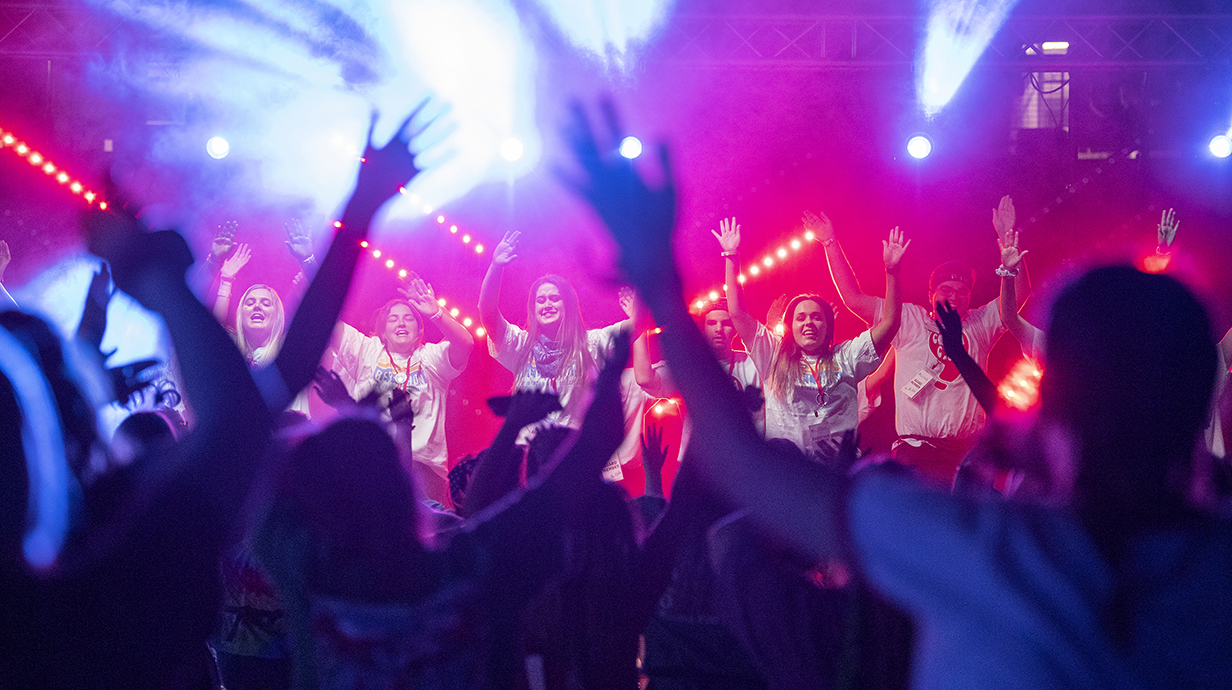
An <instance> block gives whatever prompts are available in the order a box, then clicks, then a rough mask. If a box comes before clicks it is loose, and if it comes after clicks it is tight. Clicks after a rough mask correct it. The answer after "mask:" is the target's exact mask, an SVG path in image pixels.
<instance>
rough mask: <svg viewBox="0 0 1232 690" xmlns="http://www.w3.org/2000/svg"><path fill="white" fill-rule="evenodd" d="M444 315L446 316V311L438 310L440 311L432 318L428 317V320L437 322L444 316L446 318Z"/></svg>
mask: <svg viewBox="0 0 1232 690" xmlns="http://www.w3.org/2000/svg"><path fill="white" fill-rule="evenodd" d="M444 315H445V310H444V309H442V308H438V309H437V310H436V313H435V314H433V315H432V316H429V317H428V320H429V321H436V320H437V319H439V318H441V317H442V316H444Z"/></svg>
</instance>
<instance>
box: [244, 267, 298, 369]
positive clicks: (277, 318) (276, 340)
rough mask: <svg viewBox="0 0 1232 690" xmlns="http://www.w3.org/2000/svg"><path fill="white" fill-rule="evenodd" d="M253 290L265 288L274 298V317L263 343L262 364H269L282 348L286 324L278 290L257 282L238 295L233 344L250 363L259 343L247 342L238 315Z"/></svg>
mask: <svg viewBox="0 0 1232 690" xmlns="http://www.w3.org/2000/svg"><path fill="white" fill-rule="evenodd" d="M253 290H265V291H267V292H269V293H270V295H271V296H272V297H273V298H274V319H273V324H272V325H271V327H270V337H269V340H268V341H266V343H265V346H264V347H265V353H264V358H265V359H266V361H265V362H262V364H263V365H266V364H270V363H272V362H273V361H274V358H275V357H277V356H278V351H279V350H281V349H282V338H283V335H284V334H283V332H282V330H283V328H284V327H285V325H286V313H285V311H284V310H283V308H282V298H280V297H279V296H278V291H277V290H275V289H274V288H272V287H270V286H268V285H263V284H261V283H257V284H256V285H253V286H252V287H250V288H248V289H247V290H245V291H244V295H243V296H242V297H240V303H239V304H238V305H237V306H236V308H235V344H236V345H238V346H239V348H240V353H241V354H243V355H244V359H245V360H247V361H248V362H250V363H252V355H253V353H254V352H256V351H257V348H259V347H261V346H260V345H253V344H252V343H250V342H248V339H247V338H246V337H245V336H244V319H243V317H242V316H240V315H241V314H242V313H243V311H244V300H246V299H248V295H249V294H251V293H252V291H253Z"/></svg>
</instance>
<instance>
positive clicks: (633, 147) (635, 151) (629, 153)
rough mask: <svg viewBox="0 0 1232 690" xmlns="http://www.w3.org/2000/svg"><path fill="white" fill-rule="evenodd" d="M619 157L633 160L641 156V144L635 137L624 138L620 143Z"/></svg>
mask: <svg viewBox="0 0 1232 690" xmlns="http://www.w3.org/2000/svg"><path fill="white" fill-rule="evenodd" d="M620 155H622V156H624V157H625V158H628V159H629V160H633V159H634V158H637V157H638V156H640V155H642V142H641V141H640V140H639V139H638V138H637V137H625V138H624V139H623V140H622V141H621V142H620Z"/></svg>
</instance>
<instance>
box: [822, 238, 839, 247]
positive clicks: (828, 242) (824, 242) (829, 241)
mask: <svg viewBox="0 0 1232 690" xmlns="http://www.w3.org/2000/svg"><path fill="white" fill-rule="evenodd" d="M835 242H838V238H837V237H831V238H830V239H828V240H822V241H821V246H823V247H827V248H828V247H829V246H830V245H832V244H834V243H835Z"/></svg>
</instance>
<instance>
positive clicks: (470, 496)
mask: <svg viewBox="0 0 1232 690" xmlns="http://www.w3.org/2000/svg"><path fill="white" fill-rule="evenodd" d="M559 409H560V400H559V399H557V397H556V396H555V395H553V394H551V393H545V392H542V391H515V392H514V393H513V395H512V396H510V399H509V409H508V410H507V411H506V412H505V422H504V424H502V425H501V428H500V431H498V432H497V433H496V438H495V439H493V441H492V445H491V446H488V450H487V451H486V452H485V453H484V454H483V455H482V456H481V458H480V459H479V462H478V464H476V465H475V469H474V470H473V471H472V473H471V480H470V484H468V485H467V488H466V503H465V506H464V512H463V517H470V516H472V515H475V514H476V513H479V512H482V511H483V510H485V509H487V508H488V506H491V505H492V504H494V503H496V502H497V501H499V500H500V499H501V497H503V496H505V495H506V494H508V493H509V492H511V491H513V490H514V489H516V488H518V480H519V479H520V477H521V472H522V456H523V451H522V448H521V446H518V445H517V444H516V441H517V438H518V433H519V432H520V431H521V430H522V429H524V428H525V427H527V426H529V425H531V424H534V423H535V422H538V421H539V420H541V419H543V418H544V417H546V416H548V415H549V414H551V413H552V412H554V411H556V410H559Z"/></svg>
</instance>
